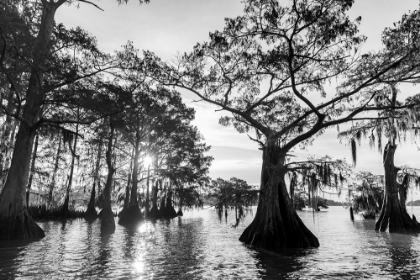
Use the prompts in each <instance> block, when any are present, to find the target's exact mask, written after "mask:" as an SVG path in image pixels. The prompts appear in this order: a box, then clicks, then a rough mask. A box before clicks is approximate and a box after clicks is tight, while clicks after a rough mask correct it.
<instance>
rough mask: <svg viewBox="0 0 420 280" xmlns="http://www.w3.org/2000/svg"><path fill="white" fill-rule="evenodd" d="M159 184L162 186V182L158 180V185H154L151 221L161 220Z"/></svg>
mask: <svg viewBox="0 0 420 280" xmlns="http://www.w3.org/2000/svg"><path fill="white" fill-rule="evenodd" d="M159 184H162V180H156V183H155V184H152V209H151V210H150V213H149V219H151V220H158V219H160V218H161V216H160V212H159V209H158V206H157V199H158V191H159V188H158V186H159Z"/></svg>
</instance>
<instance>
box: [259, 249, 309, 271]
mask: <svg viewBox="0 0 420 280" xmlns="http://www.w3.org/2000/svg"><path fill="white" fill-rule="evenodd" d="M253 250H255V251H256V252H257V254H256V255H255V258H256V259H257V260H258V262H257V264H256V266H257V268H258V272H259V274H260V275H261V276H263V278H266V279H298V278H299V275H300V274H301V273H298V272H299V271H301V270H302V269H304V268H305V267H306V264H305V261H304V260H305V259H307V258H309V256H310V255H311V254H312V253H313V252H312V251H313V249H299V250H296V249H293V250H292V249H282V250H276V251H269V250H265V249H260V248H253ZM298 274H299V275H298Z"/></svg>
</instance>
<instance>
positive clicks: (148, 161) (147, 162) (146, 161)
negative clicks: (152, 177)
mask: <svg viewBox="0 0 420 280" xmlns="http://www.w3.org/2000/svg"><path fill="white" fill-rule="evenodd" d="M143 164H144V166H150V164H152V158H151V157H150V156H145V157H144V160H143Z"/></svg>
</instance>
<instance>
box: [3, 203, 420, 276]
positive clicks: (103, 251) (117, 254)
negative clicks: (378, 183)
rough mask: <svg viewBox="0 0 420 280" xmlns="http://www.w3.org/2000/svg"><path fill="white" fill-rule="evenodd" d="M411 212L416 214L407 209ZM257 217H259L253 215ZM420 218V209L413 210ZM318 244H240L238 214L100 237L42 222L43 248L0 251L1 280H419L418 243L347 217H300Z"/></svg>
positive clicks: (197, 214) (84, 226)
mask: <svg viewBox="0 0 420 280" xmlns="http://www.w3.org/2000/svg"><path fill="white" fill-rule="evenodd" d="M409 211H410V212H411V207H409ZM254 213H255V212H254ZM414 213H415V214H416V216H417V217H420V207H414ZM299 215H300V216H301V217H302V219H303V221H304V222H305V224H306V225H307V226H308V227H309V228H310V229H311V230H312V231H313V232H314V233H315V235H316V236H317V237H318V238H319V242H320V244H321V246H320V247H319V248H313V249H300V250H282V251H278V252H270V251H267V250H261V249H256V248H252V247H250V246H246V245H243V244H242V243H241V242H239V241H238V238H239V236H240V234H241V233H242V231H243V230H244V228H245V227H246V225H248V224H249V223H250V222H251V221H252V214H249V215H248V216H247V218H246V219H245V220H244V222H243V223H241V224H240V225H239V226H238V227H237V228H234V227H232V225H233V223H234V212H231V213H230V214H229V215H228V218H227V220H225V217H223V219H222V221H221V222H220V221H219V219H218V216H217V214H216V212H215V211H214V209H213V208H208V209H204V210H200V211H196V210H195V211H190V212H188V211H185V212H184V217H182V218H175V219H173V220H171V221H158V222H157V223H155V224H152V223H150V222H147V223H143V224H141V225H140V226H139V227H138V228H135V229H131V230H130V229H126V228H124V227H121V226H119V225H118V224H117V227H116V231H115V233H114V234H112V235H110V236H108V237H103V238H101V237H100V223H99V221H95V222H92V223H89V222H87V221H85V220H82V219H78V220H72V221H67V222H41V223H39V225H40V226H41V227H42V228H43V229H44V231H45V233H46V237H45V238H44V239H42V240H39V241H35V242H30V243H22V242H1V243H0V279H3V278H6V279H7V278H14V279H54V278H55V279H106V278H108V279H152V278H153V279H174V278H176V279H272V278H274V279H282V278H284V279H339V278H340V279H359V278H368V279H419V278H420V272H419V269H418V263H420V258H419V255H420V236H417V235H400V234H389V233H377V232H375V231H374V221H372V220H363V218H361V217H359V216H356V220H355V221H354V223H353V222H351V220H350V217H349V212H348V210H346V209H344V208H342V207H338V206H337V207H330V209H329V210H328V211H326V212H321V213H315V214H313V213H312V212H299Z"/></svg>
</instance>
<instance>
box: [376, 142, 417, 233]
mask: <svg viewBox="0 0 420 280" xmlns="http://www.w3.org/2000/svg"><path fill="white" fill-rule="evenodd" d="M396 149H397V146H396V145H395V144H392V143H388V144H387V145H386V147H385V150H384V169H385V194H384V202H383V203H382V209H381V214H380V216H379V219H378V221H376V225H375V230H376V231H382V232H383V231H386V230H387V229H388V230H389V232H391V233H418V232H420V224H419V223H418V222H417V221H416V219H415V217H413V219H412V218H411V217H410V215H408V213H407V209H406V207H405V201H406V195H407V194H406V187H407V186H406V183H407V180H406V179H405V180H404V181H403V183H402V184H400V183H398V182H397V173H398V171H399V168H397V167H395V165H394V155H395V150H396ZM399 193H400V197H399Z"/></svg>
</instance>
